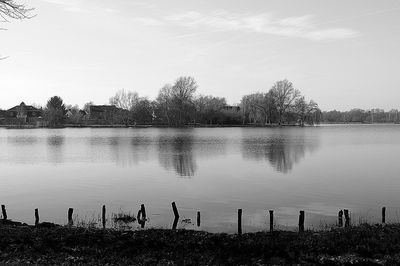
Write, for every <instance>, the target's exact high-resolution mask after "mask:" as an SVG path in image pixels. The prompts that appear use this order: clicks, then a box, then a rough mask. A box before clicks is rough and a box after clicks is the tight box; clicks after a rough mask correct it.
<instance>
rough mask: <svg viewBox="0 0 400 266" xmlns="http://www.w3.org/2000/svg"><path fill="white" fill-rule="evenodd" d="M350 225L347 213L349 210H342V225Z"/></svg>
mask: <svg viewBox="0 0 400 266" xmlns="http://www.w3.org/2000/svg"><path fill="white" fill-rule="evenodd" d="M349 226H350V215H349V210H346V209H345V210H344V227H349Z"/></svg>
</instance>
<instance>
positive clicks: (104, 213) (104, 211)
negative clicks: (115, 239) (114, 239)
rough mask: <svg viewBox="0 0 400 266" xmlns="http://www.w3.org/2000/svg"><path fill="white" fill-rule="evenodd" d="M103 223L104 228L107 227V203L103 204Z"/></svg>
mask: <svg viewBox="0 0 400 266" xmlns="http://www.w3.org/2000/svg"><path fill="white" fill-rule="evenodd" d="M101 223H102V224H103V229H105V228H106V205H103V209H102V212H101Z"/></svg>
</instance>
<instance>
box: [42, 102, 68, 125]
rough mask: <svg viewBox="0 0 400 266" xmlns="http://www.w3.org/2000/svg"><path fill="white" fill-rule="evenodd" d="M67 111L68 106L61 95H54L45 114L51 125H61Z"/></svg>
mask: <svg viewBox="0 0 400 266" xmlns="http://www.w3.org/2000/svg"><path fill="white" fill-rule="evenodd" d="M65 113H66V108H65V105H64V102H63V100H62V99H61V97H59V96H53V97H51V98H50V100H48V101H47V104H46V108H45V110H44V114H45V120H46V121H47V122H48V124H49V126H50V127H54V126H59V125H61V124H62V123H63V122H64V116H65Z"/></svg>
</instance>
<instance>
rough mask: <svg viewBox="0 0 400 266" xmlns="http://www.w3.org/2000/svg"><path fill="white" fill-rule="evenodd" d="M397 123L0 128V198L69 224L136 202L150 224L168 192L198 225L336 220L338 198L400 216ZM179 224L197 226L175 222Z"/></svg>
mask: <svg viewBox="0 0 400 266" xmlns="http://www.w3.org/2000/svg"><path fill="white" fill-rule="evenodd" d="M399 155H400V126H397V125H355V126H349V125H341V126H318V127H313V128H282V129H278V128H276V129H270V128H199V129H155V128H149V129H133V128H129V129H34V130H7V129H0V165H1V168H0V169H1V171H0V181H1V183H0V184H1V185H0V202H1V204H6V205H7V210H8V216H9V218H11V219H13V220H18V221H23V222H26V223H33V221H34V215H33V213H34V212H33V210H34V209H35V208H39V211H40V216H41V221H51V222H56V223H66V214H67V209H68V208H69V207H73V208H74V209H75V212H74V213H76V215H77V217H76V218H77V219H78V220H79V219H80V220H86V221H91V220H94V221H97V219H98V216H99V213H100V209H101V206H102V205H103V204H105V205H107V210H108V215H111V213H117V212H121V211H123V212H132V213H137V211H138V209H139V207H140V204H141V203H144V204H145V205H146V209H147V213H148V216H149V218H150V221H149V223H148V224H147V225H146V227H161V228H170V227H171V225H172V222H173V214H172V210H171V202H172V201H176V203H177V206H178V209H179V211H180V214H181V218H182V219H192V221H193V222H195V217H196V212H197V210H200V211H201V213H202V227H201V228H200V229H202V230H208V231H213V232H214V231H225V232H234V231H235V230H236V220H237V209H238V208H242V209H243V224H244V231H255V230H262V229H266V228H267V227H268V222H267V220H268V219H267V212H268V210H269V209H273V210H275V216H276V223H278V224H279V227H281V228H286V227H292V226H296V225H297V221H298V220H297V219H298V211H299V210H305V211H306V226H308V227H317V228H318V227H319V226H320V225H321V224H322V225H323V224H326V223H328V224H329V223H334V222H335V220H336V214H337V212H338V210H339V209H341V208H349V209H350V210H351V212H352V216H353V221H355V222H359V221H360V220H367V221H369V222H377V221H378V220H379V215H380V208H381V207H382V206H386V207H387V215H388V220H389V221H392V222H395V221H400V217H399V215H400V160H399ZM179 227H185V228H194V226H193V225H191V224H187V223H180V224H179Z"/></svg>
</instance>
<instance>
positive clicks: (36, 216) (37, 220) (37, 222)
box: [35, 209, 39, 226]
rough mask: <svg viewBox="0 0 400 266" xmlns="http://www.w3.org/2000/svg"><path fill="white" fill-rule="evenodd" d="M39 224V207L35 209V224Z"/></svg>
mask: <svg viewBox="0 0 400 266" xmlns="http://www.w3.org/2000/svg"><path fill="white" fill-rule="evenodd" d="M38 224H39V209H35V226H37V225H38Z"/></svg>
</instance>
